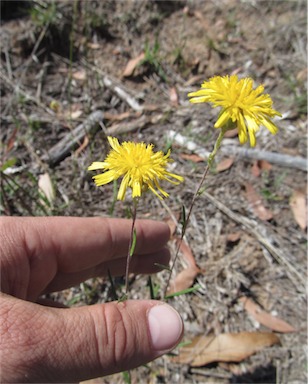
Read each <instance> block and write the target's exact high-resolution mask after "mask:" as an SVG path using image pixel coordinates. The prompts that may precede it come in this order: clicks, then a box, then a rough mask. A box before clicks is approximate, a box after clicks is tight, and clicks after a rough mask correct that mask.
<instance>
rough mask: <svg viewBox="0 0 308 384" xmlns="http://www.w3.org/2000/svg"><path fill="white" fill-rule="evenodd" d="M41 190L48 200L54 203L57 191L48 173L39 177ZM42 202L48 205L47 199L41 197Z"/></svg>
mask: <svg viewBox="0 0 308 384" xmlns="http://www.w3.org/2000/svg"><path fill="white" fill-rule="evenodd" d="M38 188H39V191H40V192H41V193H42V194H43V195H44V197H45V198H46V199H47V201H48V202H49V203H50V204H52V203H53V201H54V199H55V191H54V188H53V185H52V182H51V179H50V176H49V174H48V173H44V174H42V175H40V176H39V178H38ZM40 203H41V204H43V205H45V206H46V201H45V199H43V198H40Z"/></svg>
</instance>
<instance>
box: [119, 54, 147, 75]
mask: <svg viewBox="0 0 308 384" xmlns="http://www.w3.org/2000/svg"><path fill="white" fill-rule="evenodd" d="M143 59H144V52H142V53H140V55H138V56H137V57H135V58H134V59H131V60H129V61H128V63H127V64H126V67H125V69H124V72H123V76H124V77H129V76H131V75H132V74H133V73H134V71H135V69H136V67H137V66H138V65H139V64H140V63H141V62H142V60H143Z"/></svg>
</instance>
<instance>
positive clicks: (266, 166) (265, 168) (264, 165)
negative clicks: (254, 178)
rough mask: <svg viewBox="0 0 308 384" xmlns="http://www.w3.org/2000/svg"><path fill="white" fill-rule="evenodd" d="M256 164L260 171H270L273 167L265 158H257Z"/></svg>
mask: <svg viewBox="0 0 308 384" xmlns="http://www.w3.org/2000/svg"><path fill="white" fill-rule="evenodd" d="M258 164H259V167H260V169H261V170H262V171H270V170H271V169H272V168H273V167H272V164H271V163H269V162H268V161H266V160H258Z"/></svg>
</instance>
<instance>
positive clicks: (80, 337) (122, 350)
mask: <svg viewBox="0 0 308 384" xmlns="http://www.w3.org/2000/svg"><path fill="white" fill-rule="evenodd" d="M130 230H131V222H130V221H129V220H124V219H102V218H72V217H49V218H21V217H2V218H0V251H1V254H0V263H1V292H2V293H1V294H0V300H1V306H0V316H1V325H0V329H1V348H0V350H1V357H0V361H1V365H2V367H1V368H2V369H1V377H0V379H1V382H72V381H75V382H76V381H77V382H78V381H82V380H86V379H90V378H95V377H99V376H104V375H109V374H112V373H116V372H121V371H124V370H129V369H132V368H135V367H137V366H139V365H141V364H145V363H147V362H149V361H151V360H153V359H155V358H156V357H158V356H160V355H162V354H164V353H166V352H168V351H170V350H172V349H173V348H174V347H175V345H176V344H177V343H178V342H179V341H180V339H181V336H182V333H183V324H182V320H181V318H180V316H179V315H178V313H177V312H176V311H175V310H174V309H172V308H171V307H170V306H169V305H167V304H164V303H162V302H159V301H154V300H140V301H139V300H138V301H137V300H127V301H125V302H122V303H117V302H111V303H106V304H96V305H92V306H84V307H79V308H56V307H51V306H46V305H41V304H39V302H40V296H41V295H42V294H44V293H48V292H54V291H59V290H62V289H65V288H68V287H70V286H72V285H75V284H78V283H80V282H82V281H84V280H86V279H88V278H90V277H94V276H102V275H106V274H107V271H108V269H109V270H110V272H111V275H112V276H115V275H123V274H124V272H125V265H126V255H127V250H128V244H129V237H130ZM136 231H137V244H136V248H135V254H134V256H133V257H132V260H131V264H130V266H131V267H130V268H131V272H134V273H154V272H157V271H158V270H159V269H158V268H157V267H156V266H155V265H154V263H160V264H167V263H168V261H169V252H168V250H167V249H166V248H165V245H166V243H167V241H168V239H169V229H168V226H167V225H165V224H164V223H159V222H155V221H150V220H137V222H136Z"/></svg>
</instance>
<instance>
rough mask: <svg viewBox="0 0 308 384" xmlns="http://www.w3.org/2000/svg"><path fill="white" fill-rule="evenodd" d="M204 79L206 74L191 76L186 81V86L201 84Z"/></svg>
mask: <svg viewBox="0 0 308 384" xmlns="http://www.w3.org/2000/svg"><path fill="white" fill-rule="evenodd" d="M203 81H204V75H195V76H193V77H191V78H189V79H188V80H187V81H186V82H185V87H189V86H191V85H196V84H197V85H200V83H202V82H203Z"/></svg>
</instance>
